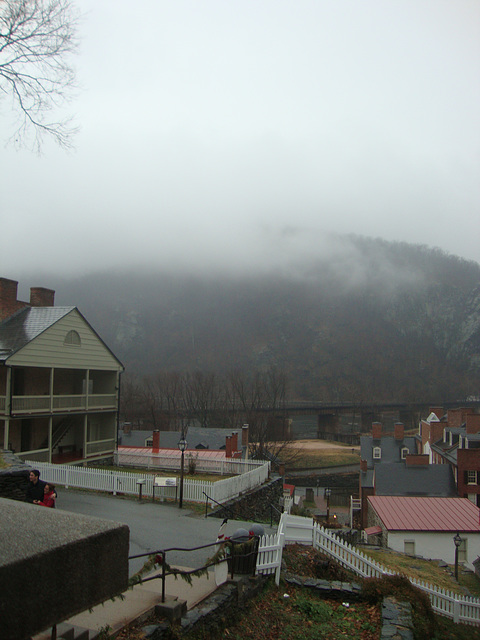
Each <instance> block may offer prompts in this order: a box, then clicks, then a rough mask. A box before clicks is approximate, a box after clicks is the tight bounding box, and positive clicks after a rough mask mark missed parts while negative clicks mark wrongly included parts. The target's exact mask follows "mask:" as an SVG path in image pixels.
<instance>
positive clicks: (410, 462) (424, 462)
mask: <svg viewBox="0 0 480 640" xmlns="http://www.w3.org/2000/svg"><path fill="white" fill-rule="evenodd" d="M429 461H430V456H429V455H428V454H426V453H407V455H406V456H405V464H406V465H407V467H421V466H425V467H428V465H429Z"/></svg>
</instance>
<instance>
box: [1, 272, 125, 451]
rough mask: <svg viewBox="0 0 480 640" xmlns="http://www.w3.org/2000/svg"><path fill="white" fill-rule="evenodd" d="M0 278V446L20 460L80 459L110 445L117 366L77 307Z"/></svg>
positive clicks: (113, 435)
mask: <svg viewBox="0 0 480 640" xmlns="http://www.w3.org/2000/svg"><path fill="white" fill-rule="evenodd" d="M17 287H18V283H17V282H16V281H14V280H8V279H6V278H0V441H1V443H2V444H3V448H4V449H9V450H11V451H13V452H15V453H16V454H17V455H18V456H19V457H20V458H22V459H24V460H37V461H45V462H80V461H85V460H95V459H99V458H105V457H110V456H112V455H113V451H114V450H115V446H116V434H117V415H118V403H119V389H120V374H121V373H122V371H123V369H124V367H123V365H122V363H121V362H120V361H119V360H118V358H117V357H116V356H115V355H114V354H113V352H112V351H111V350H110V349H109V348H108V346H107V345H106V344H105V343H104V342H103V340H102V339H101V338H100V336H99V335H98V334H97V333H96V332H95V330H94V329H93V327H91V325H90V324H89V323H88V322H87V320H86V319H85V318H84V317H83V315H82V314H81V313H80V311H79V310H78V309H77V308H76V307H55V306H54V297H55V292H54V291H52V290H50V289H44V288H40V287H35V288H32V289H31V290H30V302H28V303H27V302H23V301H21V300H18V299H17Z"/></svg>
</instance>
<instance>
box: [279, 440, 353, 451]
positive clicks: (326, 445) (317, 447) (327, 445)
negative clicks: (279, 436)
mask: <svg viewBox="0 0 480 640" xmlns="http://www.w3.org/2000/svg"><path fill="white" fill-rule="evenodd" d="M292 447H293V448H294V449H306V450H307V451H321V450H325V449H337V450H338V451H342V452H346V451H349V450H350V451H351V450H352V449H354V450H355V451H360V446H359V445H356V446H352V445H347V444H338V443H337V442H330V441H329V440H294V441H293V442H292Z"/></svg>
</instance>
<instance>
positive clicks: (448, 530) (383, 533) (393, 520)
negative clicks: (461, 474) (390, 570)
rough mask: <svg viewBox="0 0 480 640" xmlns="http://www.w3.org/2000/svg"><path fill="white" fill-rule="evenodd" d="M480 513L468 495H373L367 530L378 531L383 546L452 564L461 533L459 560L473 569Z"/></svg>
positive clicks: (479, 537) (478, 549)
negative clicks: (443, 496) (455, 542)
mask: <svg viewBox="0 0 480 640" xmlns="http://www.w3.org/2000/svg"><path fill="white" fill-rule="evenodd" d="M479 515H480V510H479V509H478V507H476V506H475V505H474V504H472V502H471V501H470V500H466V499H465V498H438V497H436V498H427V497H409V496H406V497H400V496H370V497H369V498H368V527H367V530H366V531H367V533H371V534H376V535H378V536H379V538H380V539H381V543H382V546H385V547H388V548H390V549H393V550H395V551H399V552H401V553H407V554H408V555H412V556H422V557H424V558H428V559H442V560H443V561H444V562H447V563H449V564H453V563H454V562H455V544H454V541H453V538H454V536H455V535H456V534H457V533H458V534H459V535H460V537H461V544H460V547H459V556H458V559H459V562H461V563H462V564H464V565H466V566H467V567H468V568H470V569H473V562H474V561H475V560H476V559H477V557H478V555H479V552H480V524H479Z"/></svg>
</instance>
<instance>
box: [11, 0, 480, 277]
mask: <svg viewBox="0 0 480 640" xmlns="http://www.w3.org/2000/svg"><path fill="white" fill-rule="evenodd" d="M77 5H78V6H79V8H80V10H81V11H82V13H84V19H83V21H82V24H81V28H80V36H81V51H80V55H79V56H78V57H77V59H76V66H77V69H78V80H79V82H80V84H81V86H82V89H81V91H80V92H79V94H78V97H77V98H76V99H75V100H74V102H73V103H72V104H71V106H70V108H71V112H72V113H73V114H74V115H75V119H76V122H77V123H78V125H79V126H80V127H81V131H80V133H79V135H78V136H77V139H76V149H75V151H74V152H73V153H68V154H67V153H65V152H64V151H62V150H61V149H59V148H56V147H55V146H54V145H53V144H46V145H45V147H44V153H43V155H42V156H40V157H38V156H36V155H34V154H32V153H31V152H29V151H27V150H22V151H16V150H15V149H14V148H12V147H11V146H8V147H6V148H4V147H3V146H2V147H1V148H0V165H1V172H0V192H1V196H0V198H1V200H0V212H1V218H2V238H3V243H2V251H1V256H0V261H1V265H2V269H1V274H0V275H3V276H7V277H12V278H15V279H18V278H19V277H20V276H21V274H22V273H24V272H31V271H32V270H41V271H57V272H61V273H66V274H75V273H85V272H87V271H90V270H94V269H97V268H102V267H115V266H117V265H120V264H133V265H152V266H153V265H163V264H168V265H170V266H172V267H173V268H175V267H177V266H187V267H188V268H191V267H192V266H193V267H194V268H195V269H201V268H203V267H205V268H207V267H213V268H218V269H221V270H225V269H228V268H230V267H232V268H236V267H239V266H241V267H246V266H256V265H259V264H272V265H276V264H280V263H281V262H282V261H285V260H287V259H288V258H289V257H290V256H291V257H292V259H293V260H295V259H296V258H298V257H300V256H305V255H308V254H309V253H310V252H318V253H325V252H327V251H329V250H332V247H331V244H330V243H329V242H324V241H323V240H322V239H323V234H324V232H328V231H336V232H340V233H350V232H352V233H356V234H363V235H368V236H375V237H377V236H378V237H382V238H384V239H386V240H404V241H407V242H413V243H420V244H427V245H430V246H438V247H441V248H442V249H444V250H446V251H448V252H450V253H453V254H456V255H459V256H461V257H464V258H468V259H474V260H476V261H478V262H480V208H479V201H480V187H479V183H480V181H479V178H480V170H479V169H480V119H479V114H480V73H479V60H480V3H479V2H478V0H471V1H468V0H448V1H444V0H431V1H430V0H423V1H422V0H402V1H401V2H394V1H389V0H366V1H365V2H359V1H358V0H315V1H307V0H297V1H295V2H294V1H293V0H290V1H288V2H287V1H282V0H255V1H250V0H241V1H240V0H228V1H227V0H211V1H203V2H202V1H199V0H174V1H171V0H138V2H135V3H132V2H131V1H130V0H129V1H128V2H127V1H125V0H115V1H113V0H103V1H102V2H99V1H98V0H78V1H77ZM8 106H9V102H8V100H5V99H4V100H2V103H1V112H0V116H1V117H2V122H3V124H2V126H1V128H0V130H1V131H2V143H3V142H5V141H6V140H7V138H8V136H9V134H10V133H11V132H9V131H8V130H7V122H8V118H6V117H5V118H4V114H5V113H6V111H7V109H8ZM47 284H48V283H47Z"/></svg>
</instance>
